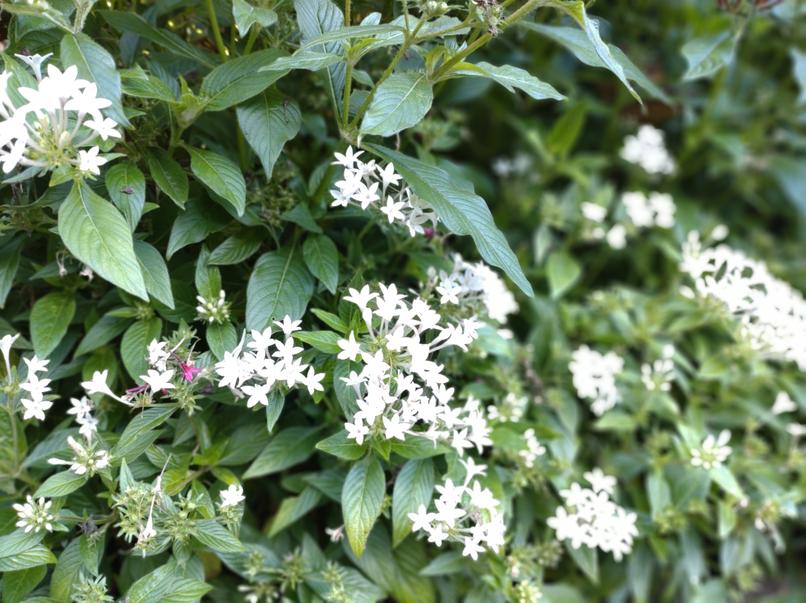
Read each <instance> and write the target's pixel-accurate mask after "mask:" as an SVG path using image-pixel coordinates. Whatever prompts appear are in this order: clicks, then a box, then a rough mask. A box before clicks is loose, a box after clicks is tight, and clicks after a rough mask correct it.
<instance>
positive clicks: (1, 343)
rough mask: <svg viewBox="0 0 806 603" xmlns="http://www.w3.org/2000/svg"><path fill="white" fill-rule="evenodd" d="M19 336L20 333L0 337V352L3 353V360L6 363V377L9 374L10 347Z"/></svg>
mask: <svg viewBox="0 0 806 603" xmlns="http://www.w3.org/2000/svg"><path fill="white" fill-rule="evenodd" d="M19 336H20V334H19V333H17V334H15V335H11V334H8V335H3V336H2V337H0V353H1V354H2V355H3V362H4V363H5V365H6V377H10V376H11V347H12V346H13V345H14V342H15V341H17V339H18V338H19Z"/></svg>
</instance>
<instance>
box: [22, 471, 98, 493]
mask: <svg viewBox="0 0 806 603" xmlns="http://www.w3.org/2000/svg"><path fill="white" fill-rule="evenodd" d="M86 483H87V476H86V475H76V474H75V473H73V472H72V471H61V472H59V473H55V474H53V475H51V476H50V477H49V478H48V479H46V480H45V481H44V482H43V483H42V485H41V486H39V488H37V490H36V492H35V494H34V496H36V497H37V498H39V497H40V496H44V497H45V498H54V497H59V496H67V495H68V494H70V493H71V492H75V491H76V490H78V489H79V488H80V487H81V486H83V485H84V484H86Z"/></svg>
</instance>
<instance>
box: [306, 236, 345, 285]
mask: <svg viewBox="0 0 806 603" xmlns="http://www.w3.org/2000/svg"><path fill="white" fill-rule="evenodd" d="M302 257H303V258H304V259H305V265H306V266H307V267H308V270H310V272H311V274H313V275H314V276H315V277H316V278H318V279H319V280H320V281H322V284H323V285H324V286H325V287H327V290H328V291H330V292H331V293H333V294H335V293H336V286H337V285H338V284H339V252H338V250H337V249H336V244H335V243H333V241H332V240H331V239H330V237H328V236H327V235H323V234H322V235H310V236H308V238H306V239H305V243H304V244H303V246H302Z"/></svg>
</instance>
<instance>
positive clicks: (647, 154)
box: [621, 124, 675, 174]
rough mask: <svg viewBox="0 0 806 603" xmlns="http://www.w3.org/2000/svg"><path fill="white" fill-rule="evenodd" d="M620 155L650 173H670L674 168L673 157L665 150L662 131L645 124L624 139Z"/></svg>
mask: <svg viewBox="0 0 806 603" xmlns="http://www.w3.org/2000/svg"><path fill="white" fill-rule="evenodd" d="M621 157H622V159H624V160H625V161H629V162H630V163H635V164H637V165H639V166H641V167H642V168H643V169H644V170H645V171H646V172H648V173H650V174H671V173H672V172H674V170H675V163H674V159H672V156H671V155H670V154H669V151H667V150H666V143H665V140H664V135H663V131H662V130H659V129H657V128H655V127H653V126H650V125H647V124H644V125H642V126H641V127H640V128H638V132H637V133H636V134H635V135H634V136H632V135H631V136H627V137H626V138H625V139H624V146H623V147H622V149H621Z"/></svg>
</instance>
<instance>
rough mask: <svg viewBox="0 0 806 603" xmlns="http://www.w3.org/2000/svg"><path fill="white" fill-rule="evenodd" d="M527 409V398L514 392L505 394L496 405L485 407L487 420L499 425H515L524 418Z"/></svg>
mask: <svg viewBox="0 0 806 603" xmlns="http://www.w3.org/2000/svg"><path fill="white" fill-rule="evenodd" d="M527 408H529V398H527V397H526V396H522V395H519V394H516V393H515V392H507V395H506V396H504V399H503V400H502V401H501V402H499V403H498V404H497V405H496V404H490V405H489V406H488V407H487V418H488V419H489V420H490V421H499V422H501V423H507V422H512V423H517V422H518V421H520V420H521V419H522V418H523V417H524V415H525V414H526V409H527Z"/></svg>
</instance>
